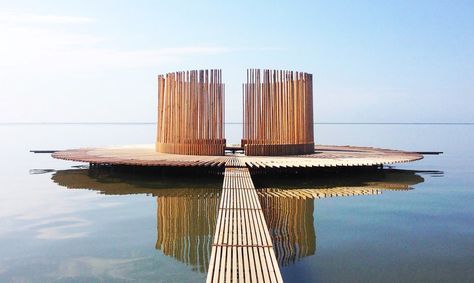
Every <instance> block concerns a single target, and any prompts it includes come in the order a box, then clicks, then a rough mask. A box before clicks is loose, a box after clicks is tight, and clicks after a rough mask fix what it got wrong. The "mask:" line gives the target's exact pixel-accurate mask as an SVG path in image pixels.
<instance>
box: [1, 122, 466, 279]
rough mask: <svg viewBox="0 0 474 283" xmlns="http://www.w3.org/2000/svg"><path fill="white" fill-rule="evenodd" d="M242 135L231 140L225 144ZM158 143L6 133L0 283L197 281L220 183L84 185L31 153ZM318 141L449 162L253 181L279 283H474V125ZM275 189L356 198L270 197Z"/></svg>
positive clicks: (132, 131)
mask: <svg viewBox="0 0 474 283" xmlns="http://www.w3.org/2000/svg"><path fill="white" fill-rule="evenodd" d="M240 127H241V126H240V125H228V126H227V133H226V134H227V137H228V140H229V142H231V143H236V142H238V139H239V136H240ZM154 131H155V127H154V125H1V126H0V132H1V137H2V141H1V147H0V151H1V155H0V156H1V157H2V168H1V173H2V174H1V175H0V183H1V184H2V186H1V189H0V282H198V281H204V280H205V277H206V269H207V264H208V260H209V254H210V243H211V241H212V235H213V230H214V226H215V212H216V208H217V203H218V200H219V194H220V190H219V188H220V186H221V179H220V178H218V177H209V178H200V179H186V178H172V177H164V176H156V177H144V176H134V175H118V174H112V173H110V172H89V171H88V170H87V169H84V168H82V167H77V165H83V164H79V163H73V162H65V161H60V160H54V159H52V158H51V157H50V156H49V155H47V154H36V155H35V154H31V153H29V152H28V150H30V149H65V148H74V147H84V146H101V145H118V144H143V143H152V142H153V140H154V135H155V133H154ZM315 135H316V139H317V143H321V144H339V145H346V144H351V145H369V146H377V147H386V148H398V149H406V150H417V151H429V150H436V151H444V152H445V153H444V154H443V155H441V156H427V157H426V158H425V159H423V160H421V161H418V162H415V163H410V164H404V165H400V166H396V168H395V169H397V170H385V171H383V172H379V173H377V174H364V175H357V176H346V177H338V178H337V179H328V178H300V179H295V178H293V179H290V180H289V179H275V178H256V179H255V183H256V184H257V185H258V186H259V187H261V188H262V190H260V192H261V193H260V194H259V197H260V200H261V202H262V206H263V208H264V211H265V217H266V219H267V222H268V225H269V228H270V230H271V233H272V237H273V240H274V243H275V247H276V252H277V257H278V260H279V262H280V264H281V265H282V272H283V277H284V279H285V280H286V281H287V282H367V281H369V282H447V281H450V282H474V267H473V266H474V174H473V173H474V166H473V165H474V164H473V163H474V162H473V159H474V151H473V150H472V145H473V144H474V126H473V125H317V126H316V128H315ZM269 188H271V189H269ZM283 189H285V190H287V191H288V192H290V193H291V194H294V195H298V194H299V193H300V192H301V191H302V189H311V190H313V191H316V192H320V193H326V194H328V195H329V194H333V195H335V194H336V193H338V192H339V193H340V192H341V191H343V192H346V193H352V194H356V196H339V197H328V198H322V199H316V200H313V199H303V198H293V197H285V198H282V197H278V195H277V194H275V193H274V192H275V191H278V190H283ZM362 192H363V193H364V195H357V194H361V193H362Z"/></svg>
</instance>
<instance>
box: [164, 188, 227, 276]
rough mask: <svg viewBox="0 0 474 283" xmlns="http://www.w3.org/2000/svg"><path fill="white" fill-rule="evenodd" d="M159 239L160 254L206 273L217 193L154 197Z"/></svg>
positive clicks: (214, 219) (217, 201)
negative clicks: (156, 206)
mask: <svg viewBox="0 0 474 283" xmlns="http://www.w3.org/2000/svg"><path fill="white" fill-rule="evenodd" d="M156 202H157V205H158V208H157V230H158V238H157V240H156V248H157V249H160V250H161V251H162V252H163V254H165V255H167V256H172V257H174V258H176V259H177V260H179V261H181V262H184V263H186V264H188V265H191V266H192V267H193V270H199V271H200V272H206V271H207V268H208V266H209V257H210V255H211V244H212V236H213V235H214V230H215V226H216V216H217V207H218V204H219V194H217V193H214V194H213V193H208V194H205V195H203V196H202V195H201V196H196V195H184V196H179V195H178V196H161V197H157V198H156Z"/></svg>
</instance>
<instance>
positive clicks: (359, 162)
mask: <svg viewBox="0 0 474 283" xmlns="http://www.w3.org/2000/svg"><path fill="white" fill-rule="evenodd" d="M314 150H315V153H313V154H303V155H289V156H244V155H239V154H235V155H231V154H229V155H225V156H206V155H179V154H167V153H159V152H156V151H155V147H154V145H129V146H115V147H101V148H79V149H70V150H63V151H57V152H55V153H53V154H52V156H53V157H54V158H58V159H64V160H71V161H81V162H88V163H91V164H99V165H100V164H106V165H131V166H164V167H223V166H224V165H225V164H226V162H228V161H229V160H235V162H237V164H244V165H245V166H247V167H248V168H261V169H266V168H309V167H352V166H358V167H360V166H376V165H381V164H393V163H404V162H410V161H415V160H419V159H422V158H423V155H421V154H419V153H415V152H407V151H399V150H390V149H381V148H372V147H355V146H323V145H318V146H316V147H315V149H314Z"/></svg>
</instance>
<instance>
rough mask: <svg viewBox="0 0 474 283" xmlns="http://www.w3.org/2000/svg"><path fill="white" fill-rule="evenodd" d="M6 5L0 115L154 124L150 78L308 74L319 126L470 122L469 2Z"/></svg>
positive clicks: (235, 102)
mask: <svg viewBox="0 0 474 283" xmlns="http://www.w3.org/2000/svg"><path fill="white" fill-rule="evenodd" d="M234 2H237V1H220V2H217V1H193V2H191V1H189V2H184V1H98V0H97V1H46V0H42V1H0V40H1V44H0V96H1V97H0V98H1V102H0V122H94V121H100V122H153V121H155V119H156V113H155V112H156V110H155V109H156V75H157V74H159V73H164V72H169V71H175V70H187V69H196V68H197V69H201V68H222V69H223V76H224V81H225V83H226V114H227V117H226V120H227V121H228V122H239V121H241V84H242V83H243V82H244V79H245V70H246V69H247V68H249V67H250V68H281V69H290V70H301V71H306V72H309V73H313V74H314V85H315V89H314V101H315V108H314V111H315V122H474V114H473V112H474V111H473V108H474V92H473V89H474V16H473V15H474V1H435V0H433V1H307V2H304V1H281V2H278V1H238V3H234Z"/></svg>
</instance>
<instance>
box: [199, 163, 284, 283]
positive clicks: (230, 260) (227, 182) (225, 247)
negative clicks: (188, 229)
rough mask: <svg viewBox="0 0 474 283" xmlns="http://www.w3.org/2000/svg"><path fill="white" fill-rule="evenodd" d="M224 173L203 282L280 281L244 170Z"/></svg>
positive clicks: (229, 169) (234, 165)
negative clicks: (212, 239) (214, 230)
mask: <svg viewBox="0 0 474 283" xmlns="http://www.w3.org/2000/svg"><path fill="white" fill-rule="evenodd" d="M229 166H230V167H226V169H225V172H224V184H223V186H222V194H221V201H220V205H219V210H218V214H217V224H216V232H215V235H214V241H213V245H212V251H211V259H210V261H209V262H210V264H209V271H208V274H207V282H209V283H210V282H283V279H282V277H281V273H280V268H279V266H278V262H277V259H276V256H275V252H274V250H273V244H272V240H271V238H270V233H269V230H268V227H267V223H266V222H265V218H264V215H263V212H262V208H261V206H260V202H259V199H258V196H257V191H256V190H255V187H254V185H253V182H252V179H251V177H250V172H249V170H248V169H247V168H244V167H240V168H239V167H238V166H244V164H243V163H242V162H241V161H240V160H239V159H237V158H235V159H230V160H229Z"/></svg>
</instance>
